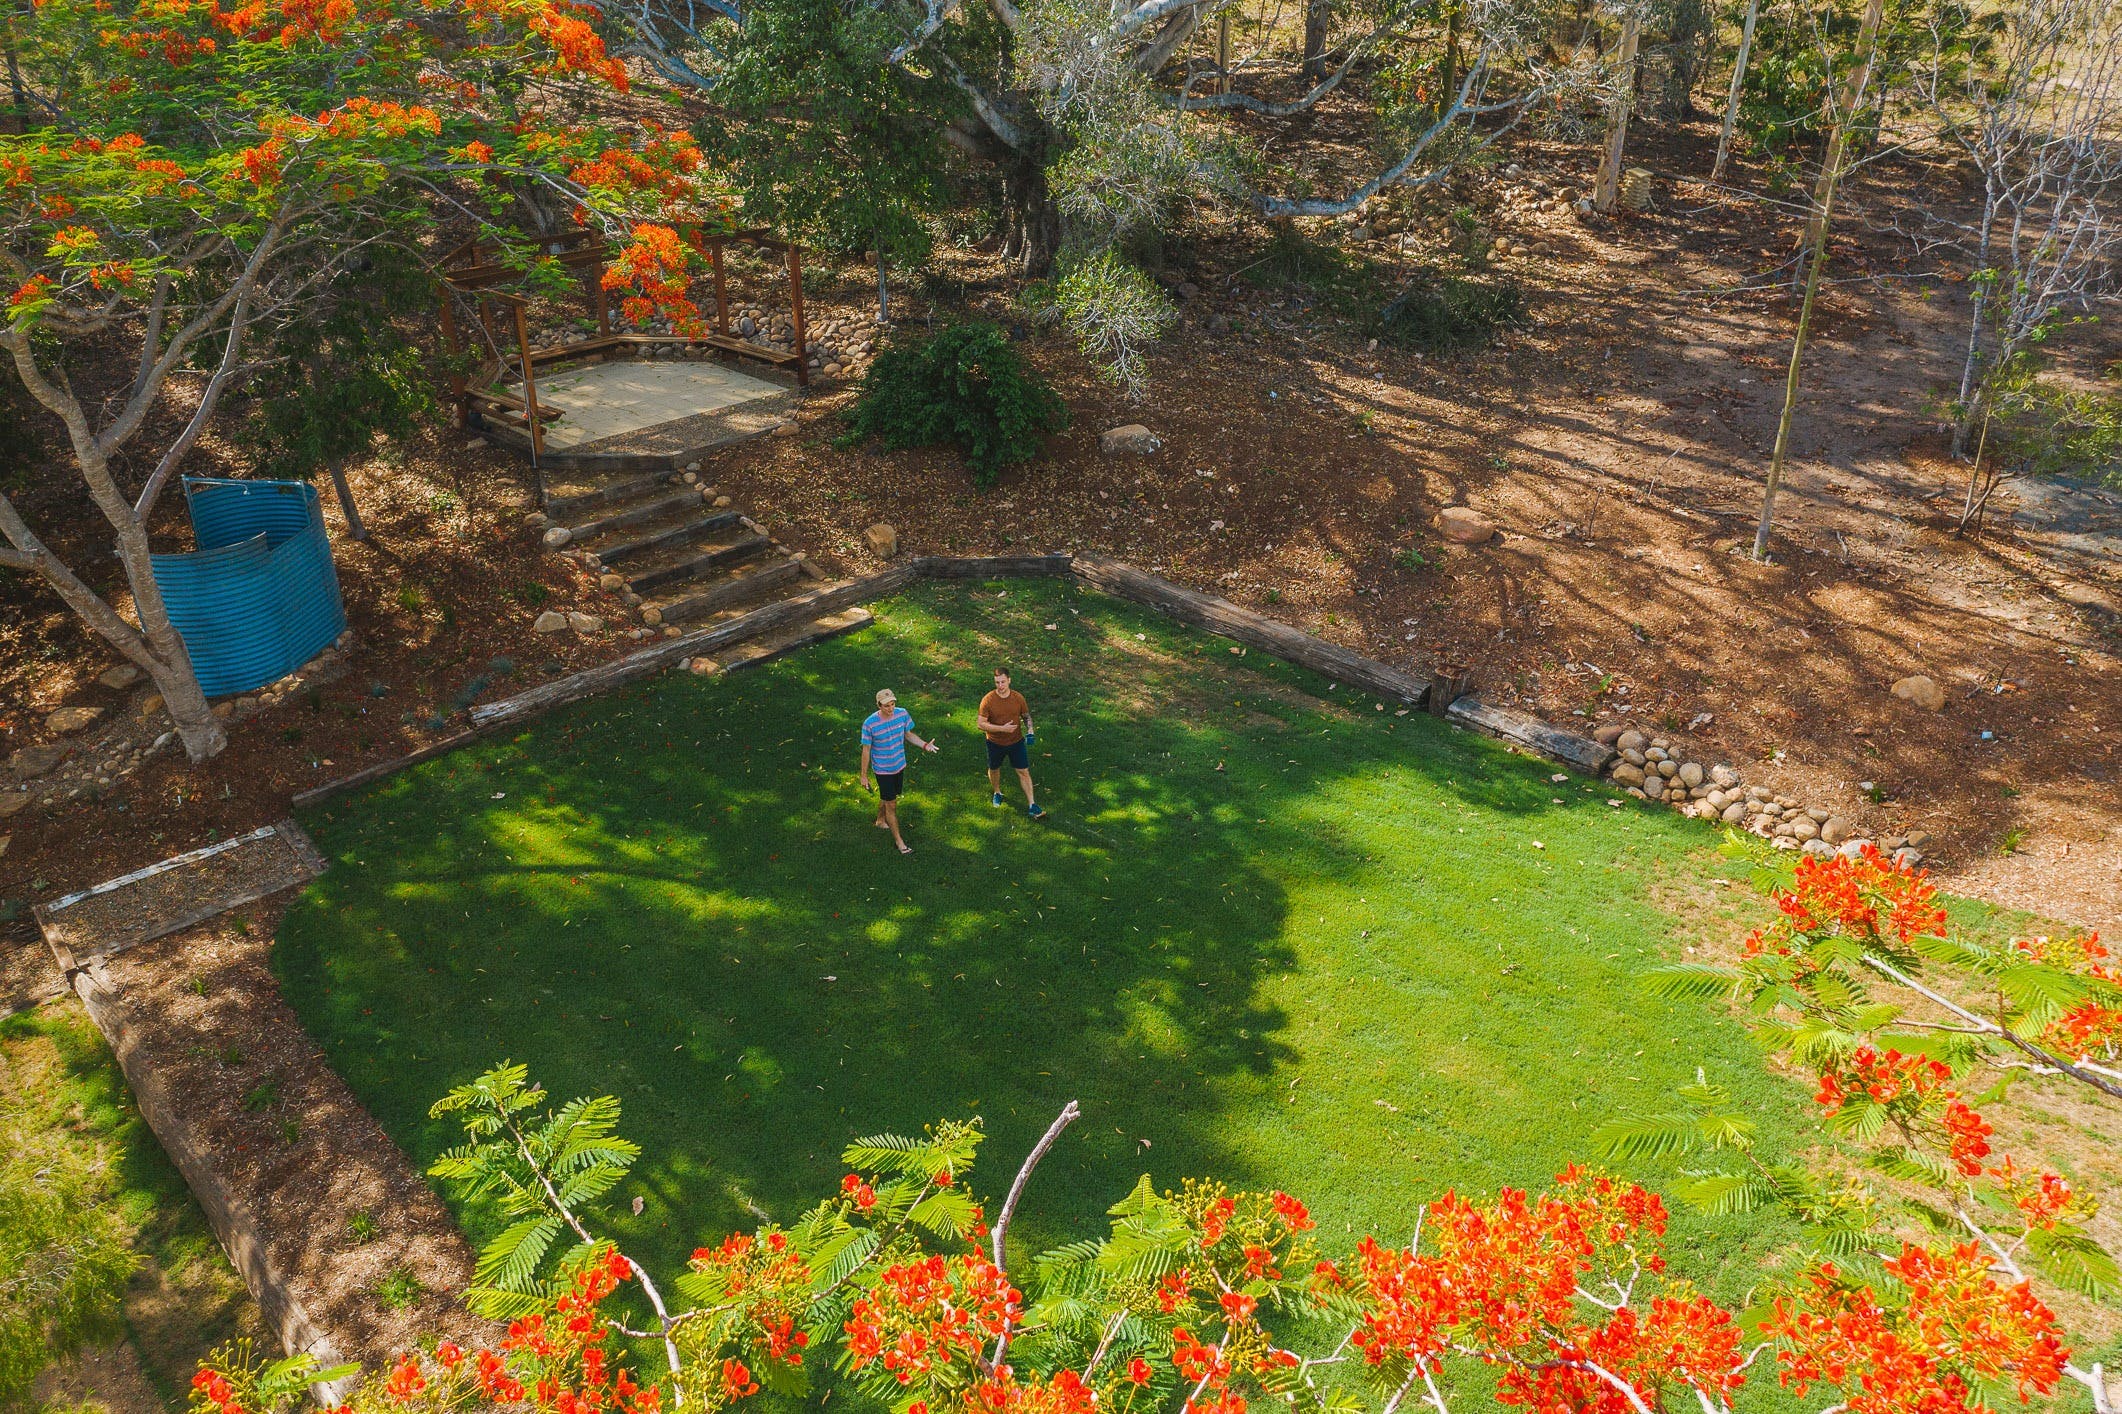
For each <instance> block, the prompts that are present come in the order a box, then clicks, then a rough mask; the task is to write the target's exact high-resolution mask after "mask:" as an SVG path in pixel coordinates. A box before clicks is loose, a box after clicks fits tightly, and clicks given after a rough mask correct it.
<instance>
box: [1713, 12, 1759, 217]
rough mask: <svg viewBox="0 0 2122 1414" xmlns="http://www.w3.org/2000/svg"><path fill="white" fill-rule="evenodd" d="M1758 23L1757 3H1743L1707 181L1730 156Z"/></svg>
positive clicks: (1722, 166)
mask: <svg viewBox="0 0 2122 1414" xmlns="http://www.w3.org/2000/svg"><path fill="white" fill-rule="evenodd" d="M1760 19H1761V0H1746V19H1745V20H1744V21H1743V22H1742V23H1741V24H1740V26H1739V53H1738V55H1737V57H1735V58H1734V59H1733V60H1732V69H1731V92H1730V93H1729V94H1728V95H1726V97H1725V99H1724V126H1723V128H1722V129H1721V130H1720V131H1719V132H1718V133H1717V160H1716V161H1714V162H1712V163H1710V164H1709V179H1710V180H1711V181H1713V182H1714V181H1715V180H1717V178H1719V177H1720V176H1722V175H1723V174H1724V159H1725V158H1727V157H1729V156H1730V155H1731V139H1732V130H1733V128H1735V127H1736V126H1737V125H1738V122H1739V94H1740V91H1741V90H1742V89H1743V88H1744V87H1745V86H1746V61H1747V60H1748V59H1749V58H1751V57H1752V55H1753V52H1754V26H1755V25H1756V24H1757V23H1759V21H1760Z"/></svg>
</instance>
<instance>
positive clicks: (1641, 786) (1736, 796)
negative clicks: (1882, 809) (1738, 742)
mask: <svg viewBox="0 0 2122 1414" xmlns="http://www.w3.org/2000/svg"><path fill="white" fill-rule="evenodd" d="M1596 735H1597V737H1598V738H1599V740H1600V741H1601V742H1602V743H1604V744H1605V748H1606V750H1607V752H1608V758H1607V760H1608V763H1609V764H1610V769H1609V770H1608V772H1607V780H1608V781H1609V782H1610V783H1611V784H1612V785H1613V786H1614V787H1615V788H1616V789H1617V790H1621V791H1623V792H1625V793H1626V794H1628V795H1630V796H1633V797H1634V798H1635V799H1637V800H1643V801H1649V802H1652V803H1655V804H1663V805H1668V806H1671V807H1672V808H1673V809H1675V810H1678V811H1679V812H1680V813H1682V814H1683V815H1689V816H1692V817H1694V818H1695V819H1698V820H1710V821H1716V822H1721V823H1722V824H1724V825H1725V826H1727V827H1728V828H1731V829H1734V830H1744V831H1746V832H1747V833H1749V834H1752V835H1755V836H1758V837H1759V838H1761V839H1763V840H1766V841H1767V842H1768V845H1769V847H1770V848H1772V849H1784V850H1798V851H1800V852H1802V853H1805V854H1809V855H1812V856H1814V857H1815V858H1820V859H1827V858H1831V857H1833V856H1835V855H1842V856H1844V857H1851V858H1853V857H1855V856H1858V855H1861V854H1862V853H1863V852H1864V851H1865V849H1867V848H1869V847H1873V846H1876V847H1877V848H1878V850H1879V852H1880V853H1882V854H1884V855H1886V856H1888V857H1889V858H1891V859H1892V860H1893V861H1894V862H1895V863H1896V864H1901V865H1905V866H1907V867H1909V868H1916V867H1919V866H1920V865H1922V863H1923V862H1924V858H1925V856H1924V850H1925V848H1926V847H1927V846H1928V845H1929V844H1930V835H1929V833H1928V832H1927V831H1923V830H1917V831H1915V832H1913V833H1911V834H1906V835H1888V836H1885V837H1884V838H1881V839H1877V840H1874V839H1873V838H1872V832H1871V831H1869V830H1866V829H1864V828H1862V827H1861V826H1859V825H1857V824H1856V823H1855V822H1853V821H1851V820H1850V819H1849V818H1848V817H1847V816H1844V815H1842V814H1840V813H1838V812H1836V811H1834V810H1832V809H1829V808H1828V807H1826V806H1823V805H1812V806H1808V805H1805V804H1804V803H1802V802H1801V801H1798V800H1796V799H1794V798H1793V797H1791V796H1787V795H1778V794H1776V793H1775V792H1774V791H1772V790H1770V789H1769V788H1768V787H1767V786H1749V785H1747V784H1746V781H1745V779H1744V778H1743V777H1742V776H1741V775H1740V774H1739V772H1738V769H1737V768H1736V767H1734V766H1732V765H1730V764H1729V763H1728V762H1721V761H1720V762H1714V763H1705V762H1702V761H1697V760H1689V759H1687V757H1686V756H1685V755H1684V754H1683V753H1682V751H1681V749H1680V747H1678V746H1677V745H1675V744H1674V742H1673V741H1672V740H1671V739H1670V738H1667V737H1662V736H1652V735H1650V734H1649V733H1647V732H1645V731H1643V730H1642V729H1640V728H1637V727H1631V726H1629V725H1627V724H1626V723H1623V722H1609V723H1607V724H1606V725H1605V726H1603V727H1600V728H1599V730H1598V732H1597V733H1596Z"/></svg>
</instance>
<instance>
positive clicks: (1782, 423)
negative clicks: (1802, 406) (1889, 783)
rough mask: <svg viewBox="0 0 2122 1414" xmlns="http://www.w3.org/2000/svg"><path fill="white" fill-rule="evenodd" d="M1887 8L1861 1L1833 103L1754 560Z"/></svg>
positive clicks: (1761, 552)
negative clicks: (1851, 55) (1844, 78)
mask: <svg viewBox="0 0 2122 1414" xmlns="http://www.w3.org/2000/svg"><path fill="white" fill-rule="evenodd" d="M1885 8H1886V7H1885V0H1870V3H1868V4H1867V5H1866V6H1865V9H1864V23H1863V25H1862V27H1861V28H1860V30H1859V31H1858V35H1857V43H1858V45H1859V46H1860V49H1861V51H1862V55H1863V57H1862V58H1860V59H1859V60H1858V61H1857V67H1856V68H1855V69H1853V70H1851V72H1850V76H1849V80H1848V82H1847V84H1846V85H1845V87H1844V90H1843V95H1842V101H1840V102H1838V103H1837V104H1836V105H1835V107H1836V112H1835V125H1834V130H1833V131H1832V132H1831V133H1830V134H1829V135H1828V139H1827V159H1826V161H1825V162H1824V163H1823V164H1822V165H1821V168H1820V180H1819V182H1818V183H1816V184H1815V186H1814V189H1813V210H1812V213H1811V215H1810V217H1809V218H1808V219H1807V223H1806V240H1807V248H1806V251H1805V252H1804V255H1803V258H1802V262H1801V263H1802V268H1803V269H1804V271H1805V295H1804V298H1803V299H1801V300H1800V301H1799V304H1798V329H1797V333H1796V335H1795V336H1794V337H1793V338H1792V340H1791V345H1790V371H1789V372H1788V373H1787V374H1785V375H1784V379H1783V412H1782V415H1781V416H1780V417H1779V418H1778V419H1777V420H1776V447H1775V450H1774V452H1772V453H1771V454H1770V456H1769V461H1768V481H1767V483H1766V485H1764V486H1763V487H1762V489H1761V519H1760V521H1759V523H1758V524H1757V525H1756V526H1755V527H1754V558H1755V559H1757V560H1759V559H1763V558H1765V557H1766V556H1767V554H1768V531H1769V527H1770V525H1771V524H1772V523H1773V521H1774V519H1775V510H1776V489H1777V487H1778V486H1780V485H1781V484H1782V481H1783V466H1784V461H1785V459H1786V457H1787V456H1788V454H1789V451H1790V431H1791V426H1792V424H1793V423H1795V422H1796V421H1797V409H1798V379H1799V374H1800V372H1801V369H1802V365H1803V363H1804V360H1805V341H1806V338H1807V336H1808V335H1809V334H1810V333H1811V332H1812V321H1813V301H1814V299H1815V298H1816V297H1817V296H1818V294H1819V292H1820V272H1821V271H1822V270H1823V269H1824V268H1825V267H1826V265H1827V233H1828V230H1829V228H1830V226H1831V224H1832V223H1833V220H1834V214H1835V193H1836V192H1837V191H1838V190H1840V188H1841V184H1842V160H1843V157H1844V155H1845V154H1846V153H1847V151H1848V145H1847V143H1846V142H1845V140H1844V139H1845V137H1846V135H1847V133H1848V130H1849V124H1850V123H1851V122H1852V121H1854V120H1855V118H1856V116H1857V110H1858V108H1859V107H1860V106H1861V105H1862V104H1863V102H1864V92H1865V89H1866V87H1867V86H1868V85H1869V84H1870V82H1871V67H1872V59H1873V57H1874V56H1875V54H1876V52H1877V40H1878V35H1879V21H1880V18H1881V17H1882V16H1883V14H1884V13H1885Z"/></svg>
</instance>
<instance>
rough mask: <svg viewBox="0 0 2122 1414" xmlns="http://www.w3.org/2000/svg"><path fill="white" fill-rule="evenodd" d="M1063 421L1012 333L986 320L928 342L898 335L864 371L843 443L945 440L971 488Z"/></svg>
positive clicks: (1027, 453) (899, 444)
mask: <svg viewBox="0 0 2122 1414" xmlns="http://www.w3.org/2000/svg"><path fill="white" fill-rule="evenodd" d="M1067 425H1068V409H1067V407H1066V406H1064V405H1063V403H1062V401H1061V398H1060V396H1059V395H1058V394H1056V393H1055V392H1054V390H1053V389H1052V388H1050V387H1048V386H1047V384H1046V382H1045V380H1043V379H1041V378H1040V377H1039V376H1038V375H1037V374H1036V373H1034V372H1032V371H1031V370H1030V369H1029V368H1026V367H1025V366H1024V362H1023V360H1022V359H1020V358H1019V357H1018V356H1017V351H1016V349H1015V348H1013V347H1012V346H1011V345H1010V342H1009V336H1008V335H1007V334H1005V333H1004V332H1003V331H1002V330H1001V328H999V327H998V326H996V325H994V324H991V323H988V322H987V321H985V320H973V321H971V322H968V323H965V324H954V325H950V326H948V327H946V328H944V329H942V330H939V331H938V332H937V333H935V334H934V335H932V336H931V337H929V338H926V339H902V340H895V341H894V342H892V343H891V344H889V345H887V346H886V347H885V349H884V351H883V352H882V353H880V354H878V355H877V358H876V361H875V362H874V363H872V364H871V365H870V369H869V372H868V373H867V374H865V375H864V376H863V379H862V391H861V394H860V396H858V397H857V398H856V400H855V406H854V410H853V411H852V412H851V413H849V415H848V426H849V430H848V434H847V436H846V437H844V438H842V439H841V440H842V443H843V444H844V445H845V444H852V443H856V442H861V441H865V440H867V439H869V438H872V437H874V438H876V439H877V440H879V441H881V442H882V443H883V444H884V445H885V446H887V447H889V448H891V449H893V450H894V451H898V450H903V449H905V448H908V447H933V446H937V445H941V444H948V445H950V446H953V447H956V448H957V449H958V450H959V451H960V452H962V453H964V455H965V463H966V465H967V466H968V467H970V468H971V469H972V473H973V481H974V483H975V484H976V485H980V486H991V485H993V484H994V482H995V478H997V477H998V476H1000V475H1001V474H1002V469H1003V468H1004V467H1006V466H1008V465H1010V464H1011V463H1013V462H1022V461H1029V460H1031V458H1032V457H1033V456H1034V455H1036V454H1037V453H1038V450H1039V437H1040V434H1042V433H1046V432H1056V431H1059V430H1060V429H1061V428H1063V427H1065V426H1067Z"/></svg>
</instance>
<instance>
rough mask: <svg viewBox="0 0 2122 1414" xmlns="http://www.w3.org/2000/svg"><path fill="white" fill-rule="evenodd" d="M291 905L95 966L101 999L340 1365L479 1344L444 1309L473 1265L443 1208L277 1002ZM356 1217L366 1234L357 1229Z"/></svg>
mask: <svg viewBox="0 0 2122 1414" xmlns="http://www.w3.org/2000/svg"><path fill="white" fill-rule="evenodd" d="M291 897H292V894H281V895H279V896H278V897H277V898H276V899H274V900H270V901H266V902H262V903H258V904H252V905H249V906H247V907H245V908H242V909H239V910H237V911H236V912H234V913H230V914H225V915H223V916H222V917H221V918H219V919H216V920H215V921H214V922H212V923H210V924H206V925H203V926H200V927H197V928H191V929H187V930H185V931H182V932H179V933H173V934H171V935H170V936H169V937H167V938H162V939H158V940H156V941H154V942H151V943H146V944H143V945H142V946H140V947H137V948H134V949H132V950H131V951H129V952H126V953H122V954H120V955H119V956H117V957H113V958H111V959H109V960H108V962H107V963H106V964H105V966H106V968H107V970H108V973H109V976H110V979H111V983H112V985H113V988H114V990H115V991H116V992H117V993H118V994H119V996H120V997H121V998H122V1000H123V1004H124V1005H125V1007H126V1009H127V1011H128V1012H129V1014H130V1015H131V1016H132V1017H133V1018H134V1019H135V1020H136V1021H137V1023H138V1024H139V1026H140V1028H141V1033H140V1034H141V1041H142V1045H143V1047H144V1050H145V1053H146V1057H147V1060H148V1063H149V1064H150V1065H152V1066H153V1067H154V1068H155V1070H156V1072H157V1073H158V1074H160V1075H162V1076H163V1077H165V1078H166V1080H167V1083H168V1085H169V1087H170V1089H169V1093H171V1094H173V1095H179V1096H182V1097H184V1100H185V1102H186V1108H185V1114H184V1120H185V1122H186V1123H187V1124H189V1125H190V1126H191V1127H192V1129H193V1131H194V1133H195V1134H197V1135H198V1137H199V1138H200V1139H201V1140H202V1142H203V1144H204V1146H205V1147H206V1149H207V1150H208V1151H209V1152H211V1153H212V1154H214V1155H215V1157H216V1161H217V1163H218V1164H219V1167H220V1171H221V1174H222V1177H223V1180H224V1182H225V1183H226V1185H227V1189H228V1191H229V1193H230V1194H231V1195H232V1197H233V1198H234V1199H235V1201H237V1202H238V1203H240V1204H241V1205H243V1206H244V1207H246V1208H248V1210H249V1211H250V1212H251V1214H252V1215H253V1216H254V1217H255V1218H256V1219H257V1220H258V1221H259V1223H260V1226H261V1227H262V1229H263V1230H264V1232H265V1234H266V1244H267V1248H268V1254H269V1256H270V1258H271V1260H272V1261H273V1262H274V1263H275V1265H276V1267H277V1269H278V1270H279V1271H280V1272H281V1273H283V1274H284V1275H285V1276H286V1277H287V1279H288V1285H289V1287H290V1289H291V1290H292V1291H293V1292H294V1294H295V1296H296V1297H297V1299H299V1300H300V1301H301V1302H302V1304H303V1306H304V1308H305V1309H306V1310H307V1311H308V1312H309V1314H310V1316H311V1318H312V1319H313V1320H315V1321H316V1322H317V1323H318V1324H319V1325H320V1326H322V1327H323V1328H324V1330H325V1331H326V1332H327V1333H328V1334H330V1335H331V1336H332V1338H333V1339H334V1341H335V1342H336V1343H337V1344H338V1346H339V1348H340V1349H341V1350H342V1351H343V1352H345V1353H346V1354H347V1355H348V1357H349V1358H354V1359H359V1360H362V1361H364V1362H370V1363H373V1362H375V1361H380V1360H382V1359H385V1358H387V1357H388V1356H390V1355H391V1354H393V1353H395V1352H402V1351H404V1350H408V1349H411V1348H413V1347H414V1345H415V1343H416V1341H417V1340H419V1339H423V1338H428V1337H432V1336H435V1335H451V1336H454V1337H455V1338H457V1339H459V1340H465V1339H467V1338H468V1337H477V1336H480V1335H482V1334H484V1335H485V1336H486V1337H488V1338H491V1334H492V1333H491V1331H490V1330H488V1329H487V1328H486V1327H485V1326H484V1324H483V1323H482V1322H480V1321H479V1320H478V1319H477V1318H475V1317H472V1316H471V1315H469V1314H468V1313H467V1312H465V1311H464V1310H463V1308H462V1307H461V1306H460V1305H459V1304H458V1302H457V1300H456V1297H457V1294H458V1293H461V1292H462V1291H463V1290H464V1289H465V1287H466V1286H467V1285H469V1284H470V1280H471V1272H472V1256H471V1252H470V1250H469V1249H468V1248H467V1247H466V1246H465V1242H464V1238H463V1235H462V1234H461V1233H460V1232H459V1231H458V1229H457V1226H456V1223H455V1222H454V1221H453V1220H452V1219H451V1217H450V1215H449V1212H448V1210H447V1209H445V1208H444V1207H443V1206H442V1202H441V1200H440V1199H439V1198H437V1197H436V1195H435V1193H434V1191H433V1190H432V1189H430V1188H429V1187H428V1186H427V1184H426V1183H425V1182H424V1181H423V1180H422V1179H421V1178H420V1177H419V1175H418V1173H417V1172H416V1171H415V1170H414V1168H413V1166H412V1164H411V1163H410V1162H409V1161H408V1160H407V1159H406V1157H405V1155H404V1152H403V1151H402V1150H400V1149H399V1148H398V1146H397V1145H396V1144H395V1143H394V1142H392V1140H391V1138H390V1136H389V1135H387V1134H385V1133H384V1132H383V1128H382V1126H380V1125H379V1124H377V1123H376V1121H375V1119H374V1118H373V1117H372V1116H371V1115H370V1114H369V1113H368V1111H367V1110H366V1109H364V1108H362V1106H361V1103H360V1101H358V1100H356V1099H355V1098H354V1095H353V1093H352V1092H351V1091H350V1090H348V1089H347V1088H346V1082H345V1081H343V1080H341V1079H340V1078H339V1075H338V1073H337V1072H336V1071H334V1070H333V1069H332V1068H331V1066H330V1065H329V1064H328V1063H327V1062H326V1061H325V1059H324V1055H323V1053H322V1052H321V1051H320V1050H318V1048H317V1045H316V1043H315V1042H314V1041H312V1040H311V1039H310V1037H309V1033H308V1032H306V1031H304V1030H303V1029H302V1025H301V1023H300V1022H299V1021H297V1020H296V1018H295V1014H294V1012H293V1011H292V1010H290V1009H289V1008H288V1006H287V1004H286V1003H285V1002H284V1001H282V1000H281V997H280V989H279V985H278V984H277V983H276V982H275V981H274V980H273V976H272V971H271V966H270V962H269V956H268V955H269V951H270V946H271V944H270V939H271V937H272V933H273V929H274V928H275V927H276V926H277V925H278V923H279V918H280V914H281V912H282V911H283V909H284V908H285V905H286V902H287V900H288V899H289V898H291ZM357 1214H365V1215H366V1217H367V1220H368V1222H369V1223H372V1224H373V1230H372V1232H369V1233H364V1232H362V1231H359V1230H357V1229H356V1226H355V1225H354V1218H355V1216H356V1215H357ZM394 1277H396V1278H397V1279H398V1280H399V1282H400V1283H401V1288H402V1291H403V1295H402V1296H401V1297H400V1298H399V1299H396V1300H393V1299H391V1296H390V1295H389V1294H388V1293H387V1289H386V1285H385V1284H386V1282H387V1281H389V1280H391V1279H392V1278H394ZM408 1278H409V1279H410V1282H411V1283H413V1285H412V1286H410V1287H404V1286H403V1283H404V1282H405V1280H406V1279H408Z"/></svg>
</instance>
